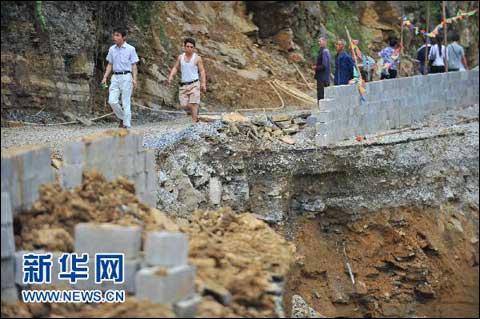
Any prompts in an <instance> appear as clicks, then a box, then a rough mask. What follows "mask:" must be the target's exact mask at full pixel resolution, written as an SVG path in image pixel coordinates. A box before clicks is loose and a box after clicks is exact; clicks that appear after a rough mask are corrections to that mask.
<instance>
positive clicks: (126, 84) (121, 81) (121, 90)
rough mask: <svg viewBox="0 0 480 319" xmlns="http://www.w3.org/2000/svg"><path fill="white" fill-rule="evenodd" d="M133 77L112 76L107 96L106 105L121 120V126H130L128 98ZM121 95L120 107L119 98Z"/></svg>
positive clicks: (126, 75) (129, 75)
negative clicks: (107, 104) (108, 105)
mask: <svg viewBox="0 0 480 319" xmlns="http://www.w3.org/2000/svg"><path fill="white" fill-rule="evenodd" d="M132 90H133V77H132V73H127V74H114V75H112V81H111V83H110V89H109V94H108V103H109V104H110V106H111V107H112V109H113V112H115V115H116V116H117V117H118V118H119V119H120V120H123V125H124V126H126V127H130V126H131V123H130V122H131V119H132V113H131V111H130V98H131V97H132ZM120 94H121V95H122V105H120V103H118V102H119V97H120Z"/></svg>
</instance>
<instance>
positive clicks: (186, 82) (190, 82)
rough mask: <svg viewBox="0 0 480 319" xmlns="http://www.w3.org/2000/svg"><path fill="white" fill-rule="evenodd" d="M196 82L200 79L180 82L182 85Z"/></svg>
mask: <svg viewBox="0 0 480 319" xmlns="http://www.w3.org/2000/svg"><path fill="white" fill-rule="evenodd" d="M195 82H198V79H196V80H193V81H190V82H180V86H184V85H189V84H192V83H195Z"/></svg>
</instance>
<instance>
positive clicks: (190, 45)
mask: <svg viewBox="0 0 480 319" xmlns="http://www.w3.org/2000/svg"><path fill="white" fill-rule="evenodd" d="M183 46H184V47H185V53H187V54H192V53H193V50H194V49H195V40H194V39H193V38H186V39H185V40H183Z"/></svg>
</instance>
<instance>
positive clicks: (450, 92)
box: [312, 70, 479, 146]
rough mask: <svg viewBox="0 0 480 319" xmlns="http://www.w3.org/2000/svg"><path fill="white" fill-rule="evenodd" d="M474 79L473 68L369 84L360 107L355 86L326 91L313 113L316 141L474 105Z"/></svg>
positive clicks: (338, 138)
mask: <svg viewBox="0 0 480 319" xmlns="http://www.w3.org/2000/svg"><path fill="white" fill-rule="evenodd" d="M478 76H479V73H478V70H475V71H466V72H449V73H439V74H429V75H418V76H413V77H406V78H398V79H390V80H383V81H375V82H368V83H366V90H367V93H366V102H362V103H361V102H360V97H359V93H358V87H357V86H356V85H340V86H331V87H327V88H325V99H324V100H321V101H320V107H319V110H316V111H314V112H313V113H312V117H313V118H314V119H315V122H316V127H315V129H316V136H315V140H316V143H317V145H319V146H325V145H328V144H333V143H336V142H339V141H342V140H345V139H349V138H353V137H355V136H357V135H361V136H363V135H366V134H372V133H378V132H382V131H386V130H389V129H398V128H402V127H408V126H411V125H412V124H414V122H416V121H421V120H423V119H424V118H425V117H427V116H430V115H432V114H437V113H441V112H445V111H446V110H449V109H454V108H457V107H462V106H467V105H472V104H478V98H479V93H478V83H479V81H478Z"/></svg>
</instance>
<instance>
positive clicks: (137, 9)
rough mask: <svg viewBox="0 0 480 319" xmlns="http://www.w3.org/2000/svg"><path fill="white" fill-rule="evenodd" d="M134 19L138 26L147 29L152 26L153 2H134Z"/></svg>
mask: <svg viewBox="0 0 480 319" xmlns="http://www.w3.org/2000/svg"><path fill="white" fill-rule="evenodd" d="M132 4H133V7H134V19H135V22H136V24H137V25H138V26H139V27H140V28H142V29H145V28H147V27H148V26H149V24H150V19H151V12H152V5H153V2H151V1H133V2H132Z"/></svg>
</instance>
